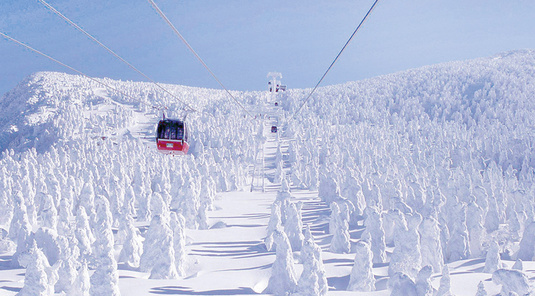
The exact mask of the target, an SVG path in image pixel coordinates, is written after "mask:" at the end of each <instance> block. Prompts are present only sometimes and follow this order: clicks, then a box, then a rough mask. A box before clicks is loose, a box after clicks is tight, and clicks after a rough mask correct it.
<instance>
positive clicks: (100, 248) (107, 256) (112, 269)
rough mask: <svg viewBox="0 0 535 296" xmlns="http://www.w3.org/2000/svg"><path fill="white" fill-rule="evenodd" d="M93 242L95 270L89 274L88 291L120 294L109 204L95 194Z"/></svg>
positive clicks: (100, 293)
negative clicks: (89, 284)
mask: <svg viewBox="0 0 535 296" xmlns="http://www.w3.org/2000/svg"><path fill="white" fill-rule="evenodd" d="M93 220H94V221H95V226H94V227H95V242H94V243H93V258H94V260H95V272H94V273H93V275H91V278H90V282H91V288H90V293H91V295H94V296H101V295H102V296H104V295H108V296H111V295H120V292H119V287H118V286H117V282H118V281H119V275H118V273H117V262H116V261H115V257H114V254H113V251H114V249H113V233H112V230H111V224H112V217H111V212H110V205H109V202H108V200H107V199H106V197H104V196H102V195H97V196H96V198H95V217H94V219H93Z"/></svg>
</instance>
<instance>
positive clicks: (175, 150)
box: [156, 119, 189, 155]
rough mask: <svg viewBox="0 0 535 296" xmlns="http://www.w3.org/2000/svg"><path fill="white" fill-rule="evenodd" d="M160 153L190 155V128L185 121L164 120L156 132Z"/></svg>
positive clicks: (159, 123)
mask: <svg viewBox="0 0 535 296" xmlns="http://www.w3.org/2000/svg"><path fill="white" fill-rule="evenodd" d="M156 145H157V147H158V151H160V152H161V153H164V154H171V155H185V154H187V153H188V150H189V144H188V128H187V125H186V123H185V122H184V121H181V120H177V119H162V120H160V122H158V129H157V130H156Z"/></svg>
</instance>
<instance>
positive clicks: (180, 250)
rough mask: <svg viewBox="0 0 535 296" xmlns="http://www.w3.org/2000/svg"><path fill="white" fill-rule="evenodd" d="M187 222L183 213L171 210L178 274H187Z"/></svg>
mask: <svg viewBox="0 0 535 296" xmlns="http://www.w3.org/2000/svg"><path fill="white" fill-rule="evenodd" d="M185 224H186V222H185V221H184V217H183V216H182V215H181V214H176V213H175V212H171V221H170V226H171V230H172V231H173V247H174V250H175V266H176V271H177V274H178V276H181V277H183V276H185V275H186V234H185V230H186V225H185Z"/></svg>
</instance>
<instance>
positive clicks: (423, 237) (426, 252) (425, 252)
mask: <svg viewBox="0 0 535 296" xmlns="http://www.w3.org/2000/svg"><path fill="white" fill-rule="evenodd" d="M419 232H420V250H421V255H422V265H423V266H426V265H431V266H432V267H433V271H434V272H438V273H441V272H442V267H443V266H444V257H443V256H442V247H441V243H440V229H439V228H438V222H437V220H436V219H435V218H433V217H427V218H425V219H423V221H422V223H421V224H420V227H419Z"/></svg>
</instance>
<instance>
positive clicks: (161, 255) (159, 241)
mask: <svg viewBox="0 0 535 296" xmlns="http://www.w3.org/2000/svg"><path fill="white" fill-rule="evenodd" d="M139 269H140V270H141V271H143V272H150V273H151V274H150V278H153V279H174V278H177V277H178V274H177V271H176V266H175V250H174V247H173V232H172V231H171V228H170V227H169V223H168V222H167V221H165V220H164V219H163V218H162V217H160V216H158V215H156V216H154V217H153V218H152V221H151V223H150V226H149V229H148V230H147V233H146V234H145V241H144V242H143V254H142V255H141V260H140V263H139Z"/></svg>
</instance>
